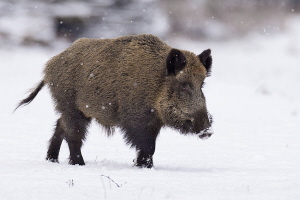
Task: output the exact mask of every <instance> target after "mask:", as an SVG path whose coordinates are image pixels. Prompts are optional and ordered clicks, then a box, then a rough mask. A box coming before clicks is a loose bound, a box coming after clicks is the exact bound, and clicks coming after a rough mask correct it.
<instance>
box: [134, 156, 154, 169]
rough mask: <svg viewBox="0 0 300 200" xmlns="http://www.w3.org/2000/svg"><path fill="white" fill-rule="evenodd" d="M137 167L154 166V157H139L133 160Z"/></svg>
mask: <svg viewBox="0 0 300 200" xmlns="http://www.w3.org/2000/svg"><path fill="white" fill-rule="evenodd" d="M133 162H134V165H133V166H135V167H139V168H149V169H150V168H152V167H153V160H152V158H138V159H134V160H133Z"/></svg>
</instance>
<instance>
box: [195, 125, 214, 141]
mask: <svg viewBox="0 0 300 200" xmlns="http://www.w3.org/2000/svg"><path fill="white" fill-rule="evenodd" d="M212 134H213V130H212V128H211V127H209V128H208V129H204V130H202V131H200V133H199V134H198V135H199V138H200V139H202V140H205V139H208V138H209V137H210V136H212Z"/></svg>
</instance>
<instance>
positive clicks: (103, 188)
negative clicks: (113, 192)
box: [101, 176, 106, 199]
mask: <svg viewBox="0 0 300 200" xmlns="http://www.w3.org/2000/svg"><path fill="white" fill-rule="evenodd" d="M101 181H102V185H103V189H104V199H106V188H105V185H104V182H103V179H102V176H101Z"/></svg>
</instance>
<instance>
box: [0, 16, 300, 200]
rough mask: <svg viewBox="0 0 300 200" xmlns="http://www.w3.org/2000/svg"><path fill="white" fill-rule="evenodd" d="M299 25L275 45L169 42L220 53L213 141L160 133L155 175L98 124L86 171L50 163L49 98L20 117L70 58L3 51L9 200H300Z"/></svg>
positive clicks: (63, 160)
mask: <svg viewBox="0 0 300 200" xmlns="http://www.w3.org/2000/svg"><path fill="white" fill-rule="evenodd" d="M299 22H300V20H299V18H295V19H294V18H292V19H290V21H289V22H288V23H287V28H286V30H285V31H284V32H283V33H282V34H278V35H273V36H272V35H266V36H263V37H262V36H252V37H251V38H247V39H240V40H235V41H228V42H205V43H204V42H195V41H189V40H183V39H181V40H179V39H178V40H176V41H175V40H172V41H167V42H168V43H169V44H171V45H172V46H174V47H177V48H182V49H186V50H190V51H192V52H195V53H197V54H198V53H201V51H203V50H204V49H206V48H211V49H212V55H213V68H212V76H211V77H209V78H207V81H206V82H207V84H206V86H205V88H204V93H205V95H206V99H207V106H208V109H209V111H210V113H211V114H212V115H213V116H214V124H213V129H214V132H215V133H214V135H213V136H212V137H211V138H209V139H208V140H201V139H199V138H197V137H194V136H183V135H181V134H179V133H178V132H176V131H174V130H171V129H169V128H164V129H162V130H161V133H160V135H159V137H158V140H157V149H156V152H155V155H154V165H155V168H154V169H139V168H135V167H133V162H132V160H133V159H134V157H135V151H134V150H133V149H129V147H128V146H126V145H125V142H124V141H123V138H122V134H121V133H120V132H119V131H118V130H117V132H116V134H115V135H114V136H113V137H111V138H106V136H105V134H104V131H103V130H102V129H101V128H99V126H98V125H97V124H96V123H94V122H93V123H92V125H91V127H90V129H89V134H88V137H87V140H86V142H85V145H84V147H83V149H82V151H83V157H84V159H85V162H86V165H85V166H71V165H68V153H69V152H68V148H67V145H66V143H65V142H64V143H63V145H62V148H61V153H60V158H59V159H60V163H59V164H55V163H50V162H47V161H45V156H46V151H47V145H48V140H49V139H50V137H51V136H52V132H53V128H54V124H55V121H56V119H57V118H58V115H57V114H56V113H55V112H54V106H53V102H52V100H51V96H50V94H49V91H48V89H46V88H44V89H43V90H42V91H41V92H40V93H39V95H38V96H37V97H36V98H35V100H34V101H33V102H32V103H31V104H30V105H28V106H26V107H22V108H19V109H18V110H17V111H16V112H15V113H13V110H14V108H15V106H16V105H17V103H18V102H19V101H20V100H21V99H23V98H24V97H25V96H26V95H27V94H25V92H26V91H27V90H28V89H29V88H30V87H32V86H34V84H36V83H38V82H39V81H40V80H41V79H42V70H43V66H44V63H45V62H46V61H47V60H48V59H49V58H50V57H51V56H54V55H55V54H57V53H59V52H60V51H61V50H62V49H56V50H51V51H50V50H45V49H39V48H26V49H25V48H18V49H9V50H6V49H1V50H0V57H1V62H0V63H1V64H0V66H1V67H0V70H1V71H0V80H1V84H0V90H1V104H0V110H1V115H0V121H1V123H0V136H1V137H0V138H1V139H0V164H1V165H0V194H1V199H8V200H15V199H27V200H28V199H43V200H47V199H49V200H50V199H75V198H76V199H81V200H82V199H118V200H119V199H270V200H274V199H289V200H291V199H295V200H296V199H300V157H299V155H300V123H299V122H300V103H299V102H300V88H299V87H300V78H299V77H300V56H299V55H300V39H299V32H300V29H299V27H300V24H299ZM108 177H110V179H109V178H108ZM117 184H118V185H117ZM118 186H119V187H118Z"/></svg>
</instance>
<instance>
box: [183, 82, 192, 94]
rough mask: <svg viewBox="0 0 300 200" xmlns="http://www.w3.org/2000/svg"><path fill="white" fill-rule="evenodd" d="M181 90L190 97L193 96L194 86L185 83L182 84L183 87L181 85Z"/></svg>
mask: <svg viewBox="0 0 300 200" xmlns="http://www.w3.org/2000/svg"><path fill="white" fill-rule="evenodd" d="M180 90H181V91H182V92H186V93H188V94H189V95H192V86H191V84H190V83H188V82H183V83H181V85H180Z"/></svg>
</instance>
